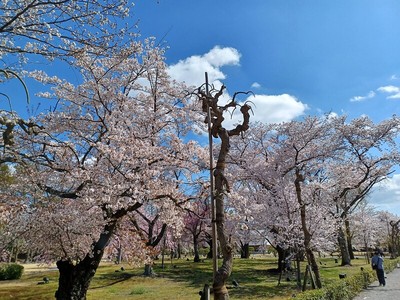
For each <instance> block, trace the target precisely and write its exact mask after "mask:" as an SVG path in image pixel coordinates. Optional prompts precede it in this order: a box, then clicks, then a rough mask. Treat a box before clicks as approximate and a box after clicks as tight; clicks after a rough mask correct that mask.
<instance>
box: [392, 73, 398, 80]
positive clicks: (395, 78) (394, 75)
mask: <svg viewBox="0 0 400 300" xmlns="http://www.w3.org/2000/svg"><path fill="white" fill-rule="evenodd" d="M397 79H400V77H399V76H397V74H393V75H392V76H390V80H397Z"/></svg>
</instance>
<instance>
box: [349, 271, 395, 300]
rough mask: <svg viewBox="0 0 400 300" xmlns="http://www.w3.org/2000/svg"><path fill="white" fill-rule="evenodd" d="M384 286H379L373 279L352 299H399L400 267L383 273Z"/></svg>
mask: <svg viewBox="0 0 400 300" xmlns="http://www.w3.org/2000/svg"><path fill="white" fill-rule="evenodd" d="M385 276H386V286H384V287H382V286H379V282H378V281H375V282H373V283H371V285H369V286H368V288H367V289H366V290H363V291H362V292H361V293H360V294H359V295H358V296H357V297H355V298H354V299H353V300H373V299H378V300H398V299H400V268H397V269H394V270H393V271H392V272H390V273H388V274H385Z"/></svg>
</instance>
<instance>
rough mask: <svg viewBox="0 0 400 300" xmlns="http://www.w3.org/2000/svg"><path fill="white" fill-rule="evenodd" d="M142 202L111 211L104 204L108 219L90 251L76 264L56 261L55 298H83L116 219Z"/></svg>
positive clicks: (113, 228) (76, 299)
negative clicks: (57, 272) (56, 284)
mask: <svg viewBox="0 0 400 300" xmlns="http://www.w3.org/2000/svg"><path fill="white" fill-rule="evenodd" d="M141 205H142V204H140V203H136V204H134V205H132V206H130V207H129V208H127V209H120V210H118V211H116V212H114V213H113V212H111V211H110V210H109V209H107V208H106V207H105V206H104V207H103V210H104V214H105V215H106V216H107V217H106V219H107V220H109V221H108V223H107V224H106V225H105V226H104V229H103V232H102V233H101V234H100V237H99V239H98V240H97V241H96V242H94V243H93V244H92V251H91V252H90V253H87V254H86V256H85V258H84V259H83V260H81V261H79V262H77V263H76V264H74V263H73V262H72V261H71V260H59V261H57V268H58V270H59V273H60V277H59V279H58V289H57V291H56V293H55V297H56V299H57V300H85V299H86V294H87V290H88V288H89V285H90V282H91V280H92V279H93V277H94V275H95V274H96V271H97V268H98V266H99V264H100V261H101V259H102V257H103V254H104V249H105V247H106V246H107V245H108V243H109V242H110V239H111V237H112V235H113V234H114V232H115V230H116V225H117V222H118V220H120V219H121V218H122V217H124V216H125V215H126V214H127V213H128V212H131V211H134V210H137V209H138V208H139V207H140V206H141Z"/></svg>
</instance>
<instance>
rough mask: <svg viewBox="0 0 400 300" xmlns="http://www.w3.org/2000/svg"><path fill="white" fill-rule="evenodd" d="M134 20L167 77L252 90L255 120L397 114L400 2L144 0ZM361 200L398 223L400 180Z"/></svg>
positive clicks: (377, 117)
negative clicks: (160, 50)
mask: <svg viewBox="0 0 400 300" xmlns="http://www.w3.org/2000/svg"><path fill="white" fill-rule="evenodd" d="M133 18H134V19H135V18H136V19H139V20H140V21H139V30H140V32H141V34H142V36H143V37H147V36H155V37H156V38H157V40H158V41H159V42H160V43H161V44H162V45H164V46H168V47H169V50H168V51H167V53H166V56H167V63H168V64H169V65H170V74H171V75H172V76H173V77H175V78H177V79H179V80H185V81H186V82H187V83H189V84H195V85H198V84H201V83H202V82H204V72H205V71H207V72H208V73H209V76H210V74H212V75H211V76H210V78H211V80H213V81H214V82H216V83H219V82H223V83H224V84H225V85H227V86H228V92H229V93H230V94H233V92H235V91H247V90H252V91H253V92H254V93H255V94H256V100H253V101H254V102H255V103H256V106H257V107H256V110H255V111H256V115H255V116H254V117H253V120H254V119H257V120H262V121H267V122H268V121H282V120H284V121H287V120H290V119H294V118H299V117H301V116H304V115H307V114H310V115H319V114H323V113H330V112H332V113H336V114H339V115H347V116H348V118H349V119H353V118H356V117H359V116H361V115H368V116H369V117H370V118H372V119H373V120H374V121H375V122H379V121H382V120H384V119H387V118H389V117H391V116H392V115H393V114H399V113H400V109H399V101H400V1H395V0H393V1H391V0H351V1H348V0H336V1H323V0H303V1H298V0H275V1H271V0H249V1H241V0H231V1H218V0H214V1H210V0H202V1H190V0H186V1H183V0H181V1H179V0H159V1H156V0H153V1H151V0H142V1H136V6H135V8H134V16H133ZM369 201H370V203H371V204H373V205H374V206H376V207H377V209H380V210H388V211H390V212H392V213H396V214H397V215H399V216H400V175H399V174H395V175H394V176H393V177H392V178H391V179H390V180H389V181H387V182H386V183H385V185H383V186H382V187H381V188H379V189H377V190H376V191H375V192H374V193H373V194H372V195H371V197H370V200H369Z"/></svg>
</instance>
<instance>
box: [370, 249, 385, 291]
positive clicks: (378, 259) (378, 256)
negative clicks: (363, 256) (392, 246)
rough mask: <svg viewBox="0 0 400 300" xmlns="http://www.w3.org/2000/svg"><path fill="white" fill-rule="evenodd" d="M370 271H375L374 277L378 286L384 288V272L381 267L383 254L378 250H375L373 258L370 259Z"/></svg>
mask: <svg viewBox="0 0 400 300" xmlns="http://www.w3.org/2000/svg"><path fill="white" fill-rule="evenodd" d="M371 266H372V269H374V270H375V271H376V276H377V277H378V281H379V286H385V285H386V281H385V270H384V267H383V254H382V252H380V251H379V250H375V252H374V256H372V259H371Z"/></svg>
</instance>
